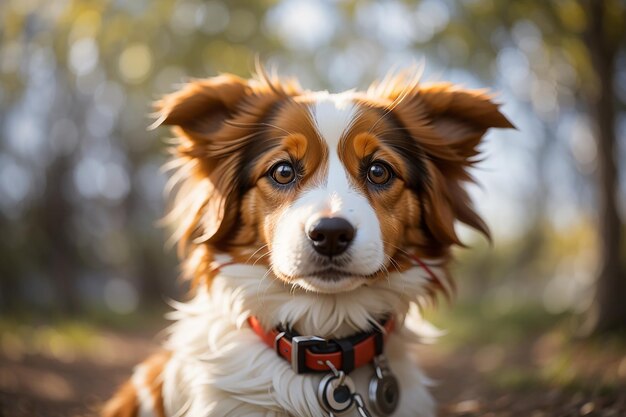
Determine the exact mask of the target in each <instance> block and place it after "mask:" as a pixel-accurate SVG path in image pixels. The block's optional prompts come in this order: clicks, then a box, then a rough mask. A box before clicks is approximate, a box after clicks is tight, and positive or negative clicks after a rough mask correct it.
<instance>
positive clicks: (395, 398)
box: [369, 372, 400, 416]
mask: <svg viewBox="0 0 626 417" xmlns="http://www.w3.org/2000/svg"><path fill="white" fill-rule="evenodd" d="M377 374H379V373H378V372H377ZM369 400H370V405H371V406H372V408H373V409H374V411H375V412H376V414H378V415H381V416H388V415H390V414H391V413H393V412H394V411H395V410H396V408H398V403H399V402H400V385H399V384H398V380H397V379H396V377H395V376H393V375H392V374H391V373H390V372H383V373H380V374H379V375H374V377H373V378H372V380H371V381H370V386H369Z"/></svg>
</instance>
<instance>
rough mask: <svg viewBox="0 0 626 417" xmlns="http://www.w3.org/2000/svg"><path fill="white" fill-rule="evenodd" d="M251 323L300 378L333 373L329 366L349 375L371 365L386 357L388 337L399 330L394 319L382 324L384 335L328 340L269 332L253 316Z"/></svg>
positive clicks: (376, 332) (374, 332)
mask: <svg viewBox="0 0 626 417" xmlns="http://www.w3.org/2000/svg"><path fill="white" fill-rule="evenodd" d="M248 323H249V324H250V327H251V328H252V330H253V331H254V332H255V333H256V334H257V335H258V336H259V337H260V338H261V340H263V341H264V342H265V343H266V344H267V345H268V346H270V347H271V348H273V349H275V350H276V353H277V354H278V355H279V356H282V357H283V358H285V359H286V360H287V361H288V362H290V363H291V366H292V368H293V370H294V372H296V373H297V374H302V373H308V372H327V371H330V370H331V367H329V365H328V364H327V362H330V363H331V364H332V366H334V367H335V368H336V369H338V370H342V371H344V372H345V373H346V374H348V373H350V372H351V371H352V370H353V369H355V368H358V367H360V366H363V365H367V364H368V363H370V362H372V361H373V360H374V358H375V357H376V356H378V355H380V354H382V353H383V347H384V344H385V341H386V340H387V336H388V335H389V334H390V333H391V332H392V331H393V329H394V327H395V323H394V320H393V318H390V319H388V320H385V321H383V322H381V323H380V325H381V326H382V328H383V329H384V331H383V330H380V329H379V328H378V327H375V328H374V329H373V330H371V331H370V332H364V333H359V334H356V335H353V336H350V337H345V338H342V339H331V340H326V339H323V338H321V337H317V336H300V335H298V334H297V333H295V332H293V331H283V330H282V329H274V330H271V331H269V332H266V331H265V330H264V329H263V326H261V323H260V322H259V320H258V319H257V318H256V317H253V316H251V317H250V318H248Z"/></svg>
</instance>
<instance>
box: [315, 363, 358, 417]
mask: <svg viewBox="0 0 626 417" xmlns="http://www.w3.org/2000/svg"><path fill="white" fill-rule="evenodd" d="M355 392H356V391H355V388H354V382H352V379H350V377H349V376H347V375H346V374H345V373H344V372H343V371H339V372H338V373H337V374H334V373H332V374H328V375H326V376H325V377H324V378H322V380H321V381H320V384H319V386H318V389H317V398H318V400H319V402H320V404H321V405H322V407H324V409H325V410H326V411H328V412H329V413H330V415H331V416H333V415H341V414H343V413H345V412H347V411H349V410H350V409H351V408H352V406H353V405H354V393H355Z"/></svg>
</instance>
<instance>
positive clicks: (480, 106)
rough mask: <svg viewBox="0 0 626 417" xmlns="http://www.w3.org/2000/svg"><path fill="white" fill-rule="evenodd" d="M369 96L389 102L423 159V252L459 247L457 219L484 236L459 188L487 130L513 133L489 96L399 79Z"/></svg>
mask: <svg viewBox="0 0 626 417" xmlns="http://www.w3.org/2000/svg"><path fill="white" fill-rule="evenodd" d="M368 93H370V94H373V95H375V96H378V97H381V96H382V97H383V98H384V99H387V100H389V101H390V102H389V104H388V105H387V108H388V109H390V111H392V112H393V114H394V116H395V117H396V118H397V119H398V120H399V121H400V123H402V125H403V126H404V127H405V128H406V130H407V132H408V133H409V134H410V135H411V137H412V138H413V139H414V140H415V141H416V142H417V144H418V145H419V147H420V149H421V150H422V151H423V152H424V154H425V156H426V160H427V162H426V166H427V170H428V178H427V179H426V184H427V185H426V186H425V187H424V188H423V190H422V191H423V193H422V197H423V198H424V200H425V203H426V204H425V212H424V213H423V219H424V224H425V225H426V227H427V228H428V230H429V232H430V233H429V234H430V236H432V240H431V241H430V242H428V243H427V244H426V246H428V247H438V248H443V249H444V250H445V248H447V247H448V246H449V245H452V244H462V243H461V241H460V239H459V237H458V235H457V233H456V231H455V227H454V224H455V222H456V221H457V220H458V221H460V222H462V223H465V224H467V225H468V226H470V227H472V228H474V229H476V230H479V231H480V232H482V233H483V234H485V235H486V236H489V230H488V227H487V225H486V224H485V223H484V221H483V220H482V219H481V218H480V216H479V215H478V214H477V213H476V212H475V210H474V208H473V207H472V204H471V201H470V198H469V196H468V194H467V192H466V190H465V188H464V187H463V183H464V182H469V181H472V177H471V175H470V174H469V173H468V172H467V168H468V167H469V166H470V165H472V164H473V163H475V162H477V158H476V156H477V154H478V149H477V147H478V144H479V143H480V141H481V139H482V137H483V136H484V134H485V133H486V132H487V130H488V129H489V128H492V127H496V128H513V127H514V126H513V124H512V123H511V122H510V121H509V120H508V119H507V118H506V117H505V116H504V115H503V114H502V113H501V112H500V110H499V109H498V104H496V103H494V101H493V97H492V96H490V95H489V94H487V93H486V91H484V90H467V89H463V88H460V87H458V86H455V85H453V84H450V83H436V84H421V83H418V82H417V81H415V80H407V79H406V78H405V77H404V76H403V75H401V76H399V77H396V78H391V79H387V80H385V82H384V83H382V84H380V85H374V86H373V87H372V88H371V90H370V91H368Z"/></svg>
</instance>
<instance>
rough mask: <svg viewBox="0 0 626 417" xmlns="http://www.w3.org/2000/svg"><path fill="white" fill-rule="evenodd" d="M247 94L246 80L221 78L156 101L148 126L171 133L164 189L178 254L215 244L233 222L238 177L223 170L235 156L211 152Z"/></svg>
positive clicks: (190, 85)
mask: <svg viewBox="0 0 626 417" xmlns="http://www.w3.org/2000/svg"><path fill="white" fill-rule="evenodd" d="M250 94H251V88H250V87H249V86H248V82H247V81H246V80H243V79H241V78H239V77H236V76H233V75H222V76H218V77H214V78H210V79H205V80H195V81H192V82H190V83H188V84H186V85H185V86H184V87H183V88H182V89H181V90H179V91H177V92H175V93H172V94H169V95H167V96H165V97H164V98H162V99H161V100H159V101H157V102H156V103H155V107H156V110H157V117H158V119H157V121H156V122H155V123H154V124H153V127H156V126H159V125H171V126H174V128H173V131H174V133H175V134H176V139H175V142H174V146H172V147H171V149H170V152H171V153H172V155H173V159H172V160H171V161H170V162H169V163H168V164H167V165H166V168H168V169H171V170H173V171H174V173H173V175H172V176H171V178H170V181H169V183H168V187H167V188H168V190H169V191H171V192H173V194H174V195H175V197H174V201H173V206H172V210H171V211H170V212H169V213H168V215H167V216H166V218H165V221H166V222H167V223H171V224H173V225H174V234H173V235H172V240H173V241H177V242H178V244H179V254H180V255H181V256H182V255H183V254H184V253H185V250H186V248H187V247H188V245H189V244H190V243H193V242H195V243H198V242H200V241H203V242H209V243H213V242H217V241H218V240H219V239H221V238H222V237H224V235H225V233H226V232H227V230H228V229H229V227H230V226H231V225H232V222H233V221H235V218H234V216H233V210H232V209H233V208H234V205H235V204H236V200H237V176H236V169H233V168H232V167H231V168H229V167H228V165H229V162H228V161H230V165H232V164H233V159H234V155H232V154H231V155H228V154H223V155H217V154H215V152H213V149H214V148H215V147H216V144H217V143H219V142H222V141H224V140H225V139H226V138H225V137H224V135H223V133H222V131H223V130H224V126H225V123H226V121H227V120H229V119H230V118H232V117H233V115H234V114H235V113H236V112H237V109H238V107H239V106H240V105H241V103H242V101H243V100H244V99H245V97H246V96H248V95H250ZM220 166H224V169H223V170H220V169H219V167H220ZM218 170H219V171H220V172H219V174H218V173H217V172H216V171H218Z"/></svg>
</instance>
